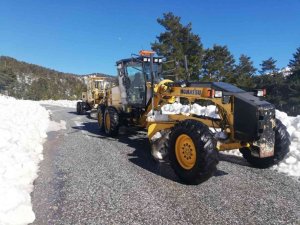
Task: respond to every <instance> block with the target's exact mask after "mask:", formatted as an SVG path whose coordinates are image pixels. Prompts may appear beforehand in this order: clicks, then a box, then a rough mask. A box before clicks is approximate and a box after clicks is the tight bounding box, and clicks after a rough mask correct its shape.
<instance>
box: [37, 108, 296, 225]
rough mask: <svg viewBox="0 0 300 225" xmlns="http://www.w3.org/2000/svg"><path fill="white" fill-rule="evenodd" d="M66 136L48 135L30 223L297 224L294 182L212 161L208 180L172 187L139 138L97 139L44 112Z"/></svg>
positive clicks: (225, 158)
mask: <svg viewBox="0 0 300 225" xmlns="http://www.w3.org/2000/svg"><path fill="white" fill-rule="evenodd" d="M47 109H49V110H51V111H52V113H53V114H52V120H54V121H57V122H59V121H60V120H64V121H66V130H59V131H55V132H50V133H48V140H47V141H46V143H45V144H44V160H43V161H42V162H41V164H40V172H39V177H38V178H37V179H36V180H35V188H34V191H33V193H32V202H33V210H34V212H35V214H36V220H35V222H34V223H33V224H39V225H40V224H64V225H66V224H300V183H299V181H297V180H295V179H293V178H290V177H287V176H286V175H283V174H279V173H278V172H276V171H273V170H270V169H264V170H261V169H255V168H251V167H250V166H249V165H248V163H247V162H245V161H244V160H243V159H241V158H239V157H236V156H230V155H223V154H221V155H220V159H221V161H220V163H219V165H218V171H217V173H216V174H215V176H214V177H212V178H211V179H209V180H208V181H206V182H205V183H203V184H201V185H197V186H188V185H184V184H182V183H180V181H179V180H178V179H177V177H176V176H175V174H174V173H173V171H172V169H171V168H170V166H169V165H168V163H156V162H154V161H152V160H151V158H150V146H149V144H148V140H147V137H146V133H145V131H133V130H130V131H129V130H128V129H126V130H124V129H123V130H122V133H121V134H120V135H119V137H118V138H116V139H114V138H109V137H106V136H105V135H104V134H101V133H100V132H99V130H98V127H97V122H96V120H93V119H90V118H88V117H87V116H78V115H76V114H75V110H74V109H71V108H62V107H55V106H47Z"/></svg>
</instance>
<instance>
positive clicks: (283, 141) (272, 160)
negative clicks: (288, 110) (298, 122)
mask: <svg viewBox="0 0 300 225" xmlns="http://www.w3.org/2000/svg"><path fill="white" fill-rule="evenodd" d="M290 144H291V142H290V135H289V133H288V132H287V129H286V127H285V126H284V125H283V124H282V122H281V121H280V120H278V119H276V127H275V147H274V155H273V156H271V157H267V158H258V157H255V156H253V155H251V148H253V147H249V148H241V149H240V152H241V153H242V155H243V157H244V158H245V159H246V160H247V161H248V162H249V163H250V164H251V165H253V166H254V167H257V168H268V167H270V166H273V165H275V164H277V163H279V162H280V161H281V160H282V159H283V158H284V157H285V156H286V154H287V153H288V152H289V146H290Z"/></svg>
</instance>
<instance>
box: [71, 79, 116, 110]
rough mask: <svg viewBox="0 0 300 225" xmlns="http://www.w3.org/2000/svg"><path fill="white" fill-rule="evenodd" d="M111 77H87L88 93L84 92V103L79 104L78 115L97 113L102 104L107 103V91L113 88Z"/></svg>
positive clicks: (77, 107)
mask: <svg viewBox="0 0 300 225" xmlns="http://www.w3.org/2000/svg"><path fill="white" fill-rule="evenodd" d="M112 83H113V82H112V79H111V78H110V77H99V76H89V77H87V91H85V92H82V95H81V99H82V101H80V102H77V106H76V109H77V114H80V115H82V114H85V113H86V111H89V110H91V111H93V110H94V111H96V110H97V107H98V105H99V104H100V103H104V102H105V101H106V99H105V98H106V90H107V89H108V88H110V87H111V86H112Z"/></svg>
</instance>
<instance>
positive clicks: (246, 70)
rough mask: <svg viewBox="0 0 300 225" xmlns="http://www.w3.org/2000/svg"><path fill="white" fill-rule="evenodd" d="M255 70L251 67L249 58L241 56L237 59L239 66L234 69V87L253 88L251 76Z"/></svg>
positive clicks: (251, 63)
mask: <svg viewBox="0 0 300 225" xmlns="http://www.w3.org/2000/svg"><path fill="white" fill-rule="evenodd" d="M255 72H256V69H255V68H254V66H253V62H252V61H251V59H250V57H248V56H246V55H241V56H240V58H239V64H238V65H237V66H236V69H235V76H236V77H235V81H236V85H237V86H239V87H242V88H253V86H254V83H253V79H252V78H253V76H254V75H255Z"/></svg>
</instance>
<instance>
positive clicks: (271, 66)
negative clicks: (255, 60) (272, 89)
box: [259, 57, 279, 75]
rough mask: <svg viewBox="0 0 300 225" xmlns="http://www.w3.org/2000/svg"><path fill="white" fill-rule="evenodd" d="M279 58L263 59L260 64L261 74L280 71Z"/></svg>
mask: <svg viewBox="0 0 300 225" xmlns="http://www.w3.org/2000/svg"><path fill="white" fill-rule="evenodd" d="M276 62H277V60H275V59H273V58H272V57H270V58H269V59H267V60H263V61H262V63H261V64H260V66H261V70H260V71H259V72H260V73H261V74H271V75H272V74H274V73H276V72H278V70H279V69H278V68H277V67H276Z"/></svg>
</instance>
